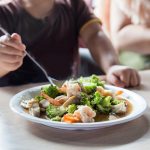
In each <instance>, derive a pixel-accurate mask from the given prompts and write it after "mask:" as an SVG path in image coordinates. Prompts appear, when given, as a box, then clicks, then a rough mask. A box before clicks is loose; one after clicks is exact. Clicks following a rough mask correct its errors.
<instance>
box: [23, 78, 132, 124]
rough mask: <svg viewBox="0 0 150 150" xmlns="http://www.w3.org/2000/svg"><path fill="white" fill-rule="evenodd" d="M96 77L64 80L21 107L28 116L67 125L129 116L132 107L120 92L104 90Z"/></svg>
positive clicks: (25, 101) (46, 88) (45, 89)
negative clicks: (59, 85)
mask: <svg viewBox="0 0 150 150" xmlns="http://www.w3.org/2000/svg"><path fill="white" fill-rule="evenodd" d="M104 85H105V83H104V81H101V79H100V78H99V77H98V76H96V75H92V76H90V77H80V78H78V79H76V80H73V79H71V80H67V81H65V82H64V83H63V85H62V86H61V87H57V86H53V85H46V86H43V87H42V88H41V90H40V92H39V94H38V95H37V96H35V97H33V98H32V99H26V100H22V101H21V103H20V105H21V106H22V107H23V108H24V109H25V111H27V112H28V113H29V114H31V115H33V116H35V117H40V118H44V119H48V120H51V121H59V122H66V123H91V122H99V121H109V120H114V119H118V118H121V117H124V116H126V115H128V114H129V113H130V112H131V110H132V105H131V103H130V102H129V100H128V99H127V98H124V97H123V96H122V95H123V91H112V90H109V89H106V88H105V86H104Z"/></svg>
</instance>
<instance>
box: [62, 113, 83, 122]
mask: <svg viewBox="0 0 150 150" xmlns="http://www.w3.org/2000/svg"><path fill="white" fill-rule="evenodd" d="M63 121H64V122H67V123H77V122H81V120H80V119H79V118H78V117H76V116H73V115H70V114H66V115H64V116H63Z"/></svg>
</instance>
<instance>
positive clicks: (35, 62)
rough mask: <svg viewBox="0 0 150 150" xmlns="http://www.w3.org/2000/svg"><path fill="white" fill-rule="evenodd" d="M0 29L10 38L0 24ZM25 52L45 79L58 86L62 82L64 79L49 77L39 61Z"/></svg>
mask: <svg viewBox="0 0 150 150" xmlns="http://www.w3.org/2000/svg"><path fill="white" fill-rule="evenodd" d="M0 30H1V31H2V32H3V34H5V35H6V36H8V37H9V38H11V35H10V34H9V33H8V32H7V31H6V30H5V29H4V28H2V27H1V26H0ZM25 53H26V55H27V56H28V57H29V58H30V59H31V60H32V61H33V62H34V64H36V66H38V68H39V69H40V70H41V71H42V72H43V73H44V75H45V77H46V78H47V80H48V81H49V83H50V84H51V85H53V86H59V87H60V86H61V85H62V84H63V83H64V81H60V80H56V79H54V78H52V77H50V76H49V75H48V73H47V71H46V70H45V69H44V67H43V66H41V64H39V62H37V61H36V60H35V59H34V58H33V57H32V56H31V55H30V54H29V53H28V52H27V51H25Z"/></svg>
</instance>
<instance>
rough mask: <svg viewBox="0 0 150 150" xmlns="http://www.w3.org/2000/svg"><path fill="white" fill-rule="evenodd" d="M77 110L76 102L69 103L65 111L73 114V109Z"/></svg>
mask: <svg viewBox="0 0 150 150" xmlns="http://www.w3.org/2000/svg"><path fill="white" fill-rule="evenodd" d="M75 110H77V105H76V104H71V105H69V106H68V108H67V112H68V113H71V114H73V113H74V111H75Z"/></svg>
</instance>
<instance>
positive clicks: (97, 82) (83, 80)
mask: <svg viewBox="0 0 150 150" xmlns="http://www.w3.org/2000/svg"><path fill="white" fill-rule="evenodd" d="M78 82H80V83H81V84H84V83H95V85H96V86H102V87H104V81H101V80H100V77H98V76H96V75H92V76H90V77H80V78H79V79H78Z"/></svg>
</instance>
